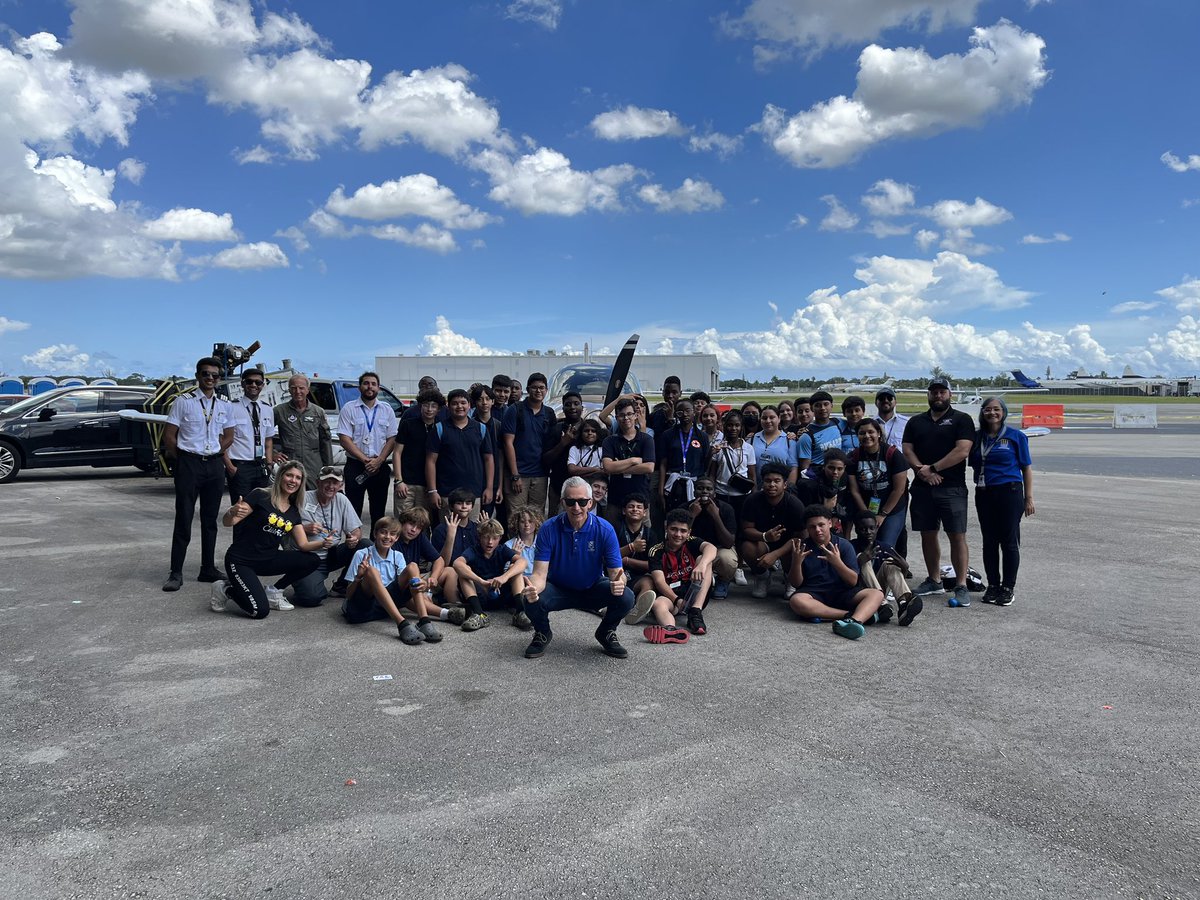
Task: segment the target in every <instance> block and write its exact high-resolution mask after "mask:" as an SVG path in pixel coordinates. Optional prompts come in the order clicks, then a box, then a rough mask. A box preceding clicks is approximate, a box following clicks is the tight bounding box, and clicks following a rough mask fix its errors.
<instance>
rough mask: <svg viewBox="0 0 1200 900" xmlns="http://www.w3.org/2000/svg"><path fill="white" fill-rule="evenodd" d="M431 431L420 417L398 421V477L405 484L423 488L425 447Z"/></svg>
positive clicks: (431, 427)
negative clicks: (400, 447) (399, 447)
mask: <svg viewBox="0 0 1200 900" xmlns="http://www.w3.org/2000/svg"><path fill="white" fill-rule="evenodd" d="M405 411H406V412H407V410H405ZM442 427H443V428H444V427H445V426H444V425H443V426H442ZM432 430H433V426H432V425H430V426H428V427H426V425H425V421H424V420H423V419H422V418H421V417H420V415H418V416H416V417H415V418H413V417H409V418H403V419H401V420H400V428H399V430H398V433H397V435H396V443H397V444H401V445H402V446H403V449H402V450H401V451H400V472H399V475H400V479H401V480H402V481H403V482H404V483H405V484H408V485H414V486H416V487H425V447H426V444H427V443H428V437H429V432H430V431H432ZM438 486H439V487H441V485H438Z"/></svg>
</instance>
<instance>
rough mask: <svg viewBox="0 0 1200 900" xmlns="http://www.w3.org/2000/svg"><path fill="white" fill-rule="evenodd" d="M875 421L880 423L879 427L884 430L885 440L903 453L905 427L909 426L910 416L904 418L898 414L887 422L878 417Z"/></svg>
mask: <svg viewBox="0 0 1200 900" xmlns="http://www.w3.org/2000/svg"><path fill="white" fill-rule="evenodd" d="M875 421H876V422H878V423H879V427H880V428H882V429H883V439H884V440H885V441H887V443H889V444H891V445H892V446H893V447H895V448H896V449H897V450H899V451H900V452H901V453H903V452H904V426H905V425H907V424H908V416H902V415H900V413H896V414H895V415H894V416H892V417H891V418H890V419H888V421H886V422H885V421H883V420H882V419H880V418H879V417H876V418H875Z"/></svg>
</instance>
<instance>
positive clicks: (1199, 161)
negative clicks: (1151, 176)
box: [1159, 150, 1200, 172]
mask: <svg viewBox="0 0 1200 900" xmlns="http://www.w3.org/2000/svg"><path fill="white" fill-rule="evenodd" d="M1159 159H1160V160H1162V162H1163V165H1165V166H1166V167H1167V168H1168V169H1170V170H1171V171H1172V172H1189V171H1193V172H1194V171H1200V154H1196V153H1193V154H1191V155H1190V156H1188V158H1187V159H1180V158H1179V157H1178V156H1176V155H1175V154H1174V153H1172V152H1171V151H1169V150H1168V151H1167V152H1166V153H1164V154H1163V155H1162V156H1160V157H1159Z"/></svg>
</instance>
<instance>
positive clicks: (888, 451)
mask: <svg viewBox="0 0 1200 900" xmlns="http://www.w3.org/2000/svg"><path fill="white" fill-rule="evenodd" d="M863 454H864V451H863V449H862V448H861V447H859V448H858V449H857V450H855V451H854V452H853V453H851V454H850V470H851V472H850V474H851V477H852V478H855V479H857V481H858V491H859V494H861V495H862V498H863V501H864V502H866V501H868V500H870V499H871V498H872V497H878V498H879V499H880V500H886V499H887V498H888V496H889V495H890V494H891V493H892V479H893V478H894V477H895V476H896V473H897V472H907V471H908V470H909V469H910V468H912V467H911V466H910V465H909V464H908V460H906V459H905V458H904V454H903V453H901V452H900V451H899V450H897V449H896V448H895V447H893V446H891V445H890V444H888V445H886V446H885V449H884V452H883V453H881V454H879V458H878V459H874V458H872V459H863V458H862V456H863Z"/></svg>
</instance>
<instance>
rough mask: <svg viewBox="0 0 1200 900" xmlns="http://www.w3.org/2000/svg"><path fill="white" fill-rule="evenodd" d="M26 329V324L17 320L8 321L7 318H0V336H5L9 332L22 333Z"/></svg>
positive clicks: (27, 325)
mask: <svg viewBox="0 0 1200 900" xmlns="http://www.w3.org/2000/svg"><path fill="white" fill-rule="evenodd" d="M28 327H29V323H28V322H22V321H20V320H19V319H10V318H9V317H8V316H0V334H7V333H8V332H10V331H24V330H25V329H26V328H28Z"/></svg>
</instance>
